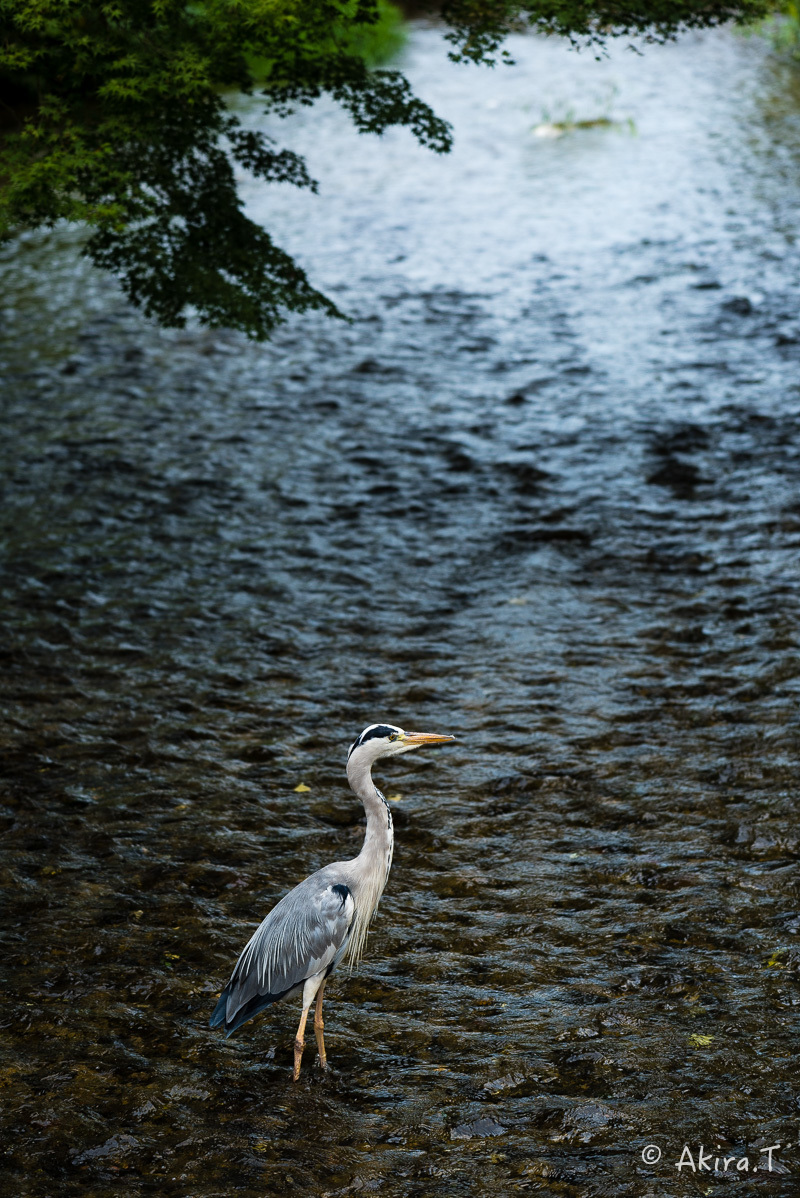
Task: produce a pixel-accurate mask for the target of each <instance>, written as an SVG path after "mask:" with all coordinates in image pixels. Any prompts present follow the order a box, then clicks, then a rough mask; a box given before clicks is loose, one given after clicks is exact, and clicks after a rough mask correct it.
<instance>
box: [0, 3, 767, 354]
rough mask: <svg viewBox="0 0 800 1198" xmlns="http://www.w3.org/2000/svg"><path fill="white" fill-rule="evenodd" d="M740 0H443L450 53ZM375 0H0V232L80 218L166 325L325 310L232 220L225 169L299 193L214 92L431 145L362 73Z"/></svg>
mask: <svg viewBox="0 0 800 1198" xmlns="http://www.w3.org/2000/svg"><path fill="white" fill-rule="evenodd" d="M763 12H764V6H763V5H762V4H760V3H758V0H740V2H739V3H724V4H719V3H717V4H715V3H710V2H701V3H699V4H698V3H694V4H692V3H687V2H685V0H674V2H672V0H656V2H655V3H638V4H636V3H634V4H614V3H609V2H608V0H601V2H600V3H583V2H582V0H563V2H561V0H543V2H542V3H536V4H530V3H529V4H519V3H516V2H512V0H451V2H450V3H449V4H448V5H447V6H446V7H445V10H444V15H445V17H446V19H447V20H448V21H449V23H450V26H451V38H452V41H453V44H454V50H453V55H454V56H455V57H457V58H458V57H460V58H468V59H471V60H473V61H491V60H492V56H493V54H494V53H495V51H496V50H497V49H498V47H500V45H501V43H502V40H503V37H504V36H505V34H506V32H507V30H508V29H509V28H510V27H512V26H513V25H514V24H515V23H519V22H520V21H525V22H527V23H529V24H531V25H533V26H534V27H536V28H538V29H541V30H545V31H547V32H553V33H559V34H566V35H569V36H572V37H579V38H588V39H590V40H597V39H602V38H603V37H604V36H606V35H614V34H619V33H630V32H634V31H643V32H645V33H647V34H649V35H651V36H657V37H663V36H668V35H669V34H670V33H672V32H674V31H675V30H676V29H679V28H681V27H683V26H688V25H709V24H715V23H717V22H719V21H722V20H727V19H729V18H734V19H737V20H751V19H753V17H755V16H760V15H763ZM392 20H393V18H392V16H391V14H390V13H389V11H388V6H387V4H386V3H385V0H194V2H190V3H187V0H0V185H1V186H2V193H0V237H3V236H6V237H8V236H10V235H11V234H12V233H13V231H14V229H15V228H17V227H19V226H25V225H27V226H37V225H52V224H53V223H54V222H56V221H58V220H69V221H79V222H84V223H85V224H86V225H88V226H89V228H90V229H91V230H92V232H91V236H90V237H89V240H88V242H87V246H86V252H87V253H88V254H89V255H90V256H91V257H92V258H93V260H94V261H95V262H96V263H98V264H99V265H101V266H104V267H107V268H108V269H110V270H112V271H114V272H116V273H117V274H118V275H119V277H120V278H121V281H122V285H123V287H124V288H125V290H126V292H127V293H128V295H129V296H130V298H131V299H132V300H133V301H134V302H135V303H137V304H139V305H141V306H142V307H143V308H144V310H145V311H146V312H147V313H149V314H150V315H151V316H153V317H155V318H156V319H158V320H160V321H161V322H162V323H164V324H167V325H181V324H183V323H184V321H185V317H186V309H187V307H188V306H190V307H192V308H193V309H194V310H195V311H196V312H197V314H198V315H199V317H200V319H201V320H203V321H204V322H207V323H210V324H213V325H220V324H224V325H228V326H232V327H235V328H239V329H242V330H244V331H245V332H246V333H247V334H248V335H250V336H252V337H256V338H263V337H266V336H268V335H269V333H270V331H271V330H272V329H273V328H274V327H275V325H276V323H277V322H278V321H279V320H280V319H281V316H282V313H283V312H284V311H285V310H294V311H305V310H309V309H314V308H316V309H321V310H323V311H326V312H328V313H330V314H332V315H334V314H337V310H336V307H335V305H334V304H333V303H332V302H331V301H330V300H329V299H327V298H326V297H325V296H323V295H321V294H320V293H319V292H318V291H316V290H315V289H314V287H313V286H312V285H311V283H310V282H309V280H308V278H307V277H306V275H305V273H304V271H303V270H302V269H301V268H300V267H299V266H298V265H297V263H296V262H294V261H293V260H292V258H290V257H289V255H287V254H286V253H285V252H284V251H283V250H281V249H280V248H279V247H278V246H276V245H275V243H274V242H273V241H272V239H271V238H270V236H269V234H268V233H267V232H266V231H265V230H264V229H263V228H261V227H260V226H259V225H257V224H255V223H254V222H253V221H251V220H249V219H248V217H247V216H246V215H245V214H244V212H243V210H242V204H241V201H240V199H239V195H238V191H237V185H236V170H237V168H245V169H246V170H248V171H250V172H251V173H252V174H253V175H255V176H256V177H257V178H260V179H262V180H263V181H264V182H265V183H271V182H288V183H292V184H294V185H295V186H297V187H305V188H311V189H312V190H315V189H316V184H315V182H314V181H313V180H312V179H311V178H310V177H309V175H308V172H307V170H306V167H305V164H304V162H303V161H302V159H300V158H299V157H298V156H297V155H295V154H293V153H292V152H291V151H289V150H283V149H278V148H277V147H276V146H275V145H274V143H273V142H272V141H271V140H270V139H269V138H268V137H267V136H265V135H264V134H262V133H257V132H251V131H248V130H245V129H244V128H243V127H242V126H241V124H240V123H239V121H238V119H237V117H236V116H235V115H234V114H233V113H232V112H231V111H230V110H229V108H228V107H227V106H226V103H225V100H224V93H225V92H226V91H230V90H238V91H240V92H245V93H251V92H254V91H258V92H259V94H260V96H261V98H262V100H263V103H264V106H265V109H266V110H267V111H272V112H274V113H277V114H278V115H285V114H286V113H287V112H289V111H291V110H292V108H293V107H295V106H297V105H298V104H311V103H313V102H314V100H316V99H317V98H318V97H320V96H321V95H323V94H327V95H330V96H332V97H333V98H334V99H335V100H336V101H337V102H338V103H339V104H341V105H342V106H343V108H344V109H345V110H346V111H347V112H349V114H350V116H351V117H352V119H353V121H354V123H355V125H356V128H357V129H358V130H359V131H360V132H363V133H382V132H383V131H384V130H385V129H387V128H389V127H390V126H392V125H404V126H406V127H408V128H410V129H411V130H412V132H413V133H414V134H415V136H416V137H417V138H418V140H419V141H420V142H421V143H422V144H423V145H425V146H428V147H429V148H430V149H432V150H434V151H435V152H438V153H443V152H445V151H447V150H448V149H449V147H450V142H451V135H450V130H449V128H448V126H447V124H446V123H445V122H444V121H442V120H441V119H440V118H438V117H437V116H436V115H435V113H433V112H432V111H431V109H430V108H429V107H428V106H427V105H426V104H424V103H423V102H422V101H421V100H419V99H417V98H416V97H415V96H414V95H413V93H412V91H411V89H410V87H409V85H408V83H407V81H406V80H405V78H404V77H403V76H402V74H400V73H399V72H397V71H394V70H388V69H385V68H380V69H371V64H372V63H373V62H374V60H375V58H376V56H377V53H376V52H377V49H379V47H380V43H381V37H380V36H379V32H380V30H381V28H384V27H387V22H388V26H389V27H390V26H391V23H392Z"/></svg>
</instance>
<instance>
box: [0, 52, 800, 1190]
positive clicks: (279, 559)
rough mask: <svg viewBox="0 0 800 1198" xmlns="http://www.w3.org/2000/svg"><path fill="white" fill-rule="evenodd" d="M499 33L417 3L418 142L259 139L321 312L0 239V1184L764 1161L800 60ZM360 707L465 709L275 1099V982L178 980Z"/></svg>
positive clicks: (660, 1170)
mask: <svg viewBox="0 0 800 1198" xmlns="http://www.w3.org/2000/svg"><path fill="white" fill-rule="evenodd" d="M515 49H516V51H517V56H518V60H519V64H520V65H519V67H518V68H517V69H516V70H514V71H500V70H498V71H496V72H494V73H491V72H479V71H477V70H469V69H467V68H463V67H455V66H448V65H446V63H445V61H444V58H443V53H442V49H441V45H440V43H439V41H438V35H437V34H435V33H433V32H431V31H426V30H424V29H419V30H417V32H416V33H415V36H414V40H413V44H412V46H411V49H410V52H409V62H408V69H409V71H410V74H411V76H412V78H413V80H414V81H415V84H416V85H417V86H418V88H419V90H420V91H421V92H422V93H423V94H424V95H426V97H428V98H430V99H431V100H432V101H433V102H434V103H435V105H436V107H437V109H438V110H439V111H440V112H442V114H443V115H446V116H448V117H449V118H450V119H452V120H453V121H454V123H455V126H456V133H457V138H458V142H457V149H456V151H455V153H454V154H453V156H452V157H451V158H450V159H449V160H443V161H441V160H437V159H434V158H432V157H431V156H429V155H427V154H426V153H425V152H423V151H421V150H419V149H417V148H415V147H414V146H413V144H412V142H411V139H410V137H409V136H408V135H407V134H405V133H396V134H393V135H391V136H387V137H386V138H385V139H384V140H383V141H382V142H370V141H368V140H367V139H363V138H362V139H359V138H358V137H357V136H356V135H355V133H353V132H352V130H351V129H350V128H349V127H348V125H347V123H346V121H345V120H344V118H342V117H341V116H340V115H339V114H337V113H336V112H335V111H334V110H333V109H328V108H325V107H322V108H320V109H319V110H318V111H316V112H315V113H305V114H302V115H301V116H299V117H298V118H297V119H296V120H295V121H293V122H292V123H291V124H290V125H288V126H284V127H283V128H281V129H279V130H278V132H279V133H280V135H281V136H282V137H284V138H288V139H289V140H290V142H291V144H292V145H294V146H295V147H296V148H299V149H301V150H308V152H309V157H310V161H311V166H312V169H313V170H314V171H315V172H316V173H317V175H318V177H319V178H320V180H321V182H322V184H323V187H322V196H321V198H317V199H315V198H313V197H302V196H301V197H298V196H297V195H295V194H293V193H291V192H290V191H289V190H287V191H285V192H283V191H272V192H270V193H268V194H266V195H262V194H261V193H259V192H257V191H256V190H255V189H254V188H251V189H250V191H249V193H248V195H249V202H250V203H251V205H252V209H253V211H255V212H258V213H263V215H264V216H265V218H266V217H269V219H270V220H271V222H272V223H271V227H272V228H273V229H274V230H275V231H276V233H277V234H278V236H279V240H282V242H283V243H284V244H286V245H287V246H289V247H290V248H292V247H294V248H296V249H297V250H298V251H301V252H302V253H303V255H304V259H305V261H306V263H307V265H308V266H309V268H310V270H311V272H312V275H313V277H314V279H315V281H317V282H322V283H323V284H326V285H327V286H328V287H329V288H331V289H335V291H334V293H335V296H336V298H337V300H338V301H339V303H340V304H341V305H342V306H343V307H344V308H346V309H347V310H348V311H349V312H351V313H352V314H353V315H354V318H355V319H354V323H353V324H352V325H350V326H341V325H339V324H332V323H325V322H322V321H315V320H311V321H308V320H306V321H300V322H296V323H293V324H291V325H290V326H289V327H288V328H287V329H285V330H283V331H282V332H281V333H280V335H279V336H278V337H277V338H276V340H275V341H274V342H273V343H272V344H271V345H270V346H268V347H256V346H251V345H248V344H245V343H243V342H242V341H240V340H239V339H237V338H235V337H232V336H228V335H225V334H212V333H207V332H196V331H189V332H187V333H185V334H167V333H160V332H158V331H157V330H155V329H153V328H152V327H151V326H149V325H148V324H147V323H146V322H145V321H144V320H143V319H141V318H140V317H139V316H137V315H136V314H134V313H132V312H131V311H130V310H129V309H127V308H126V306H125V304H124V303H123V302H122V300H121V299H120V298H119V296H118V294H117V293H116V291H115V290H114V289H113V287H112V286H111V285H110V284H109V283H108V282H107V281H106V280H103V279H100V278H98V277H97V276H96V275H94V274H93V273H92V272H91V271H90V270H89V269H88V268H87V267H86V266H85V264H82V263H80V262H77V260H76V256H75V251H74V249H73V248H71V243H70V239H69V236H67V235H62V234H59V235H57V236H53V237H50V238H43V237H34V238H29V239H27V240H25V241H23V242H22V243H21V244H19V245H18V246H15V247H11V248H10V250H9V249H7V250H6V251H5V252H4V259H3V276H2V277H3V288H4V299H5V301H6V315H5V318H4V326H3V356H2V369H3V374H2V378H3V388H2V394H3V399H2V405H3V428H4V434H3V439H2V444H1V445H0V455H1V456H2V477H3V482H4V495H3V503H2V519H3V528H4V531H3V540H2V545H3V558H4V570H3V577H2V605H3V606H2V623H3V649H2V671H1V672H0V686H2V691H3V694H4V709H5V713H6V718H5V721H4V725H3V732H2V742H1V743H2V753H3V759H4V770H3V783H2V793H3V820H4V823H3V827H4V834H3V839H2V854H3V873H2V886H3V891H2V894H3V900H4V911H5V918H4V921H3V923H4V928H5V932H4V942H3V962H4V965H5V966H6V972H7V980H6V987H7V996H6V1003H5V1007H4V1014H3V1016H2V1027H3V1063H2V1072H0V1084H2V1095H3V1116H2V1118H3V1149H2V1151H3V1154H4V1155H3V1160H4V1162H5V1167H6V1169H7V1170H8V1171H9V1174H10V1183H9V1189H8V1192H9V1193H14V1194H23V1193H25V1194H28V1193H30V1194H36V1195H54V1196H55V1195H64V1194H86V1195H92V1196H95V1195H96V1196H98V1198H99V1196H101V1195H102V1196H105V1195H108V1194H110V1193H112V1191H116V1190H117V1188H118V1187H119V1184H120V1179H124V1185H125V1187H126V1189H127V1191H128V1192H131V1193H142V1194H150V1193H154V1194H159V1195H160V1194H163V1195H187V1196H188V1195H191V1196H192V1198H216V1196H222V1195H225V1196H227V1195H230V1194H232V1193H236V1194H243V1195H253V1196H255V1195H278V1194H283V1193H286V1192H291V1191H292V1190H297V1191H298V1192H300V1191H306V1192H308V1193H312V1194H319V1195H323V1194H331V1195H333V1194H337V1195H338V1194H345V1193H359V1192H362V1191H363V1192H373V1191H374V1192H380V1193H382V1194H386V1195H390V1196H392V1198H394V1196H398V1198H399V1196H401V1195H402V1196H406V1195H408V1196H411V1195H419V1196H427V1195H451V1194H453V1195H456V1194H470V1195H472V1194H491V1195H504V1194H507V1193H513V1192H516V1191H517V1190H519V1191H526V1190H527V1191H530V1192H545V1193H550V1194H558V1195H567V1196H573V1195H574V1196H576V1198H578V1196H581V1198H582V1196H590V1195H591V1196H594V1195H603V1194H607V1195H637V1196H638V1195H651V1196H653V1198H656V1196H658V1198H663V1196H665V1195H668V1196H671V1195H683V1194H690V1193H697V1194H706V1195H708V1194H718V1193H719V1194H723V1193H729V1192H730V1189H731V1186H732V1185H733V1186H735V1185H737V1184H738V1186H739V1188H741V1189H743V1190H747V1191H754V1190H757V1189H758V1190H761V1189H767V1190H768V1191H769V1192H770V1193H775V1194H781V1195H789V1194H794V1193H795V1192H796V1190H795V1188H794V1187H795V1185H796V1181H795V1180H794V1178H793V1177H792V1176H791V1175H790V1173H789V1171H794V1172H796V1171H797V1170H798V1169H800V1148H798V1147H797V1145H798V1141H799V1140H800V1106H799V1105H798V1066H797V1051H796V1049H797V1039H796V1031H797V1022H798V1006H799V1005H800V989H798V978H799V976H800V951H799V950H798V936H799V935H800V886H799V884H798V873H797V858H798V854H799V853H800V832H798V827H797V821H796V817H795V806H796V796H797V784H796V759H797V749H798V720H797V692H798V679H800V652H798V608H799V607H800V575H799V573H798V553H799V551H800V489H799V488H798V483H799V482H800V316H799V315H798V298H799V297H800V251H799V250H798V242H797V233H798V228H799V226H800V209H799V208H798V195H799V194H800V84H799V83H798V76H797V75H794V76H793V75H792V73H791V70H788V69H785V68H783V67H781V66H780V65H779V64H776V63H774V62H771V61H770V59H769V57H768V56H767V54H766V52H765V50H764V48H763V46H762V45H761V43H759V42H757V41H743V40H741V39H737V38H735V37H733V36H730V35H727V34H722V35H717V36H713V37H707V38H702V39H689V40H687V41H684V42H682V43H681V44H680V45H679V46H677V47H669V48H666V49H663V50H653V49H650V50H647V52H646V54H645V56H644V57H636V56H634V55H631V54H630V53H625V52H622V51H618V52H615V53H614V54H613V55H612V57H611V58H610V59H609V60H607V61H604V62H600V63H596V62H595V61H594V60H592V59H591V58H590V57H588V56H580V57H578V56H575V55H574V54H570V53H569V52H567V51H566V50H564V49H563V48H561V47H559V46H557V45H553V44H547V43H537V42H521V41H517V42H516V43H515ZM599 116H609V117H611V118H613V119H619V120H620V121H621V122H623V123H622V124H621V125H620V126H619V127H610V128H609V127H596V128H593V129H584V130H580V129H578V130H573V131H571V132H570V133H568V134H567V135H565V136H564V137H562V138H559V139H555V138H547V137H540V136H536V135H535V134H534V133H533V131H532V130H533V128H534V126H537V125H539V124H541V123H543V122H548V121H549V122H553V121H559V120H564V119H572V120H582V119H586V120H588V119H594V118H597V117H599ZM629 118H630V119H632V120H633V121H634V122H635V132H631V131H630V130H629V128H628V127H627V126H626V125H625V124H624V122H626V121H627V120H628V119H629ZM253 119H255V117H254V118H253ZM376 719H385V720H390V721H393V722H397V723H400V724H403V725H405V726H406V727H414V728H423V729H428V730H432V731H441V732H454V733H456V734H457V735H458V737H459V743H458V745H456V746H454V747H453V749H452V750H451V751H446V752H445V751H443V752H440V753H438V754H434V753H429V754H428V755H427V757H425V758H424V759H423V757H422V755H421V754H420V755H419V756H418V757H417V758H414V759H411V760H409V759H407V758H406V759H403V760H402V761H401V762H395V763H390V764H389V765H387V766H386V768H385V770H378V771H376V775H377V780H378V782H379V785H381V786H382V787H383V789H384V790H385V791H386V793H387V794H398V795H402V798H401V799H398V800H396V801H395V812H396V824H397V833H398V835H397V848H396V858H395V866H394V870H393V873H392V877H391V879H390V883H389V888H388V891H387V893H386V895H385V897H384V901H383V903H382V906H381V910H380V913H379V918H378V921H377V924H376V927H375V931H374V933H373V935H372V937H371V941H370V947H369V950H368V957H367V960H366V962H365V964H364V966H363V967H362V968H361V970H360V972H359V974H358V975H357V976H354V977H352V978H348V977H347V976H342V977H341V978H339V979H338V980H337V981H336V982H335V984H332V985H331V986H330V987H329V999H328V1002H327V1004H326V1024H327V1042H328V1052H329V1056H330V1058H331V1062H332V1067H333V1068H332V1071H331V1073H330V1074H329V1075H328V1076H327V1077H325V1076H323V1075H321V1074H320V1072H319V1071H318V1069H317V1068H316V1067H315V1065H314V1054H313V1051H312V1048H311V1046H309V1048H308V1049H307V1053H306V1062H305V1068H304V1073H303V1079H302V1082H301V1083H300V1084H299V1085H297V1086H293V1085H292V1083H291V1081H290V1070H291V1043H292V1038H293V1035H294V1028H295V1025H296V1020H297V1016H298V1009H297V1003H296V1002H293V1003H292V1004H282V1005H281V1006H279V1007H277V1008H276V1009H275V1011H274V1012H273V1014H272V1015H271V1016H270V1017H268V1018H262V1019H261V1020H260V1021H259V1022H258V1023H254V1024H250V1025H248V1026H247V1027H246V1028H245V1029H243V1031H242V1032H240V1033H239V1034H238V1035H237V1036H236V1037H234V1038H233V1039H231V1040H230V1041H227V1042H226V1041H224V1040H223V1039H221V1038H220V1037H219V1035H218V1034H217V1033H212V1032H211V1031H210V1030H209V1029H208V1027H207V1026H206V1025H207V1018H208V1015H209V1012H210V1010H211V1009H212V1007H213V1005H214V1000H215V997H216V994H217V992H218V989H219V988H220V986H221V985H222V984H223V982H224V980H225V978H226V976H227V973H228V971H229V969H230V967H231V965H232V963H233V961H234V959H235V956H236V954H237V953H238V951H239V949H240V947H241V946H242V944H243V943H244V941H245V939H246V938H247V936H248V935H249V934H250V931H251V930H252V928H253V927H254V925H255V924H256V923H257V922H258V921H259V920H260V919H261V917H262V915H263V914H264V913H265V911H266V910H267V909H268V907H269V906H270V904H271V903H272V902H273V901H274V900H275V899H276V898H277V897H278V896H279V895H280V894H281V893H283V892H284V891H285V890H286V889H287V888H288V887H290V886H291V885H292V884H293V883H294V882H296V881H297V880H299V879H300V878H301V877H302V876H304V875H305V874H306V873H307V872H309V871H310V870H312V869H314V868H317V867H318V866H320V865H321V864H323V863H325V862H326V861H329V860H335V859H337V858H342V857H344V856H349V855H351V854H353V853H354V852H355V851H357V847H358V844H359V841H360V837H361V835H362V829H361V825H360V819H361V811H360V807H359V804H358V803H357V802H356V801H355V800H354V799H353V798H352V796H351V795H350V794H349V792H348V791H347V788H346V783H345V779H344V756H345V752H346V748H347V745H348V743H349V741H350V740H351V739H352V738H353V736H354V734H355V733H357V732H358V731H359V730H360V728H362V727H363V726H364V725H365V724H366V723H368V722H372V721H373V720H376ZM300 783H304V784H305V785H307V786H308V787H309V788H310V789H309V791H308V792H300V793H296V792H295V790H294V788H295V787H297V786H298V785H299V784H300ZM701 1144H703V1145H704V1146H705V1150H706V1152H711V1153H712V1154H713V1155H712V1159H711V1161H710V1166H709V1167H710V1168H711V1169H713V1168H714V1159H713V1158H715V1157H719V1158H720V1172H719V1173H718V1174H717V1175H716V1176H715V1175H714V1174H713V1173H710V1172H708V1171H703V1172H701V1173H699V1174H696V1173H693V1172H692V1170H691V1169H690V1168H689V1167H688V1165H687V1166H686V1167H684V1168H683V1169H682V1170H680V1172H679V1171H678V1170H677V1169H676V1162H678V1161H679V1159H680V1158H681V1154H682V1152H683V1149H684V1145H687V1146H688V1148H689V1150H690V1152H691V1154H692V1159H693V1160H694V1162H695V1165H697V1163H698V1148H699V1145H701ZM777 1144H780V1145H781V1148H780V1150H776V1151H775V1152H774V1153H773V1172H772V1173H770V1172H769V1169H768V1163H769V1154H764V1153H761V1152H760V1150H761V1149H763V1148H765V1147H767V1146H770V1145H777ZM647 1145H656V1146H658V1147H659V1148H660V1149H661V1151H662V1153H663V1155H662V1159H661V1160H660V1162H658V1163H657V1164H651V1165H648V1164H646V1163H644V1162H643V1159H642V1151H643V1149H644V1148H645V1146H647ZM787 1145H788V1147H787ZM717 1146H719V1148H718V1147H717ZM745 1156H746V1157H747V1158H748V1162H749V1168H748V1171H747V1172H746V1173H745V1172H744V1171H743V1170H740V1171H738V1172H737V1171H736V1162H737V1161H741V1159H742V1158H743V1157H745ZM726 1157H728V1158H735V1160H734V1163H733V1164H729V1165H728V1168H727V1172H722V1171H721V1170H722V1168H723V1160H724V1159H725V1158H726ZM685 1159H686V1158H685V1157H684V1160H685ZM754 1166H755V1167H756V1168H758V1170H759V1171H758V1173H755V1170H754Z"/></svg>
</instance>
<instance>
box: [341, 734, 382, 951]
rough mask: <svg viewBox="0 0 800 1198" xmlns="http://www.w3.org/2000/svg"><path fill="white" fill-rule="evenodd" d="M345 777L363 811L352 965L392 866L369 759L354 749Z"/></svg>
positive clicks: (356, 870)
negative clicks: (363, 821)
mask: <svg viewBox="0 0 800 1198" xmlns="http://www.w3.org/2000/svg"><path fill="white" fill-rule="evenodd" d="M347 780H348V782H349V783H350V786H351V787H352V789H353V792H354V793H355V794H357V795H358V797H359V798H360V799H361V802H362V803H363V804H364V810H365V812H366V814H367V831H366V834H365V836H364V844H363V845H362V848H361V852H360V853H359V854H358V856H357V857H356V859H355V861H353V863H352V870H353V882H354V888H353V901H354V902H355V907H356V911H355V919H354V925H353V930H352V932H351V934H350V941H349V946H348V955H349V957H350V961H351V965H353V966H354V965H356V964H357V963H358V960H359V958H360V956H361V954H362V953H363V951H364V945H365V943H366V939H367V932H368V930H369V925H370V921H371V919H372V917H373V915H374V914H375V911H376V910H377V907H378V903H379V902H380V899H381V895H382V894H383V891H384V887H385V886H386V882H387V880H388V878H389V870H390V869H391V868H392V854H393V851H394V828H393V826H392V813H391V811H390V809H389V804H388V803H387V802H386V800H385V799H384V797H383V795H382V794H381V792H380V791H379V790H378V789H377V787H376V786H375V783H374V782H373V781H372V762H371V761H370V760H368V759H367V760H365V759H364V757H363V756H361V755H360V754H359V752H358V750H356V751H355V752H354V753H352V754H351V755H350V760H349V761H348V763H347Z"/></svg>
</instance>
